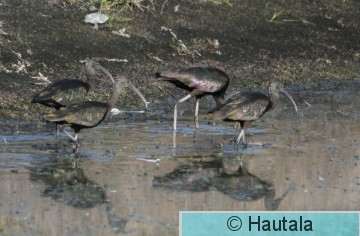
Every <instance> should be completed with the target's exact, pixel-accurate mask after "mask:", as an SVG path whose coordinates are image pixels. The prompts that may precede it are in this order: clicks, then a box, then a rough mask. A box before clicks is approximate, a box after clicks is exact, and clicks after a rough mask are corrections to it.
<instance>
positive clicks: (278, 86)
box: [269, 81, 298, 112]
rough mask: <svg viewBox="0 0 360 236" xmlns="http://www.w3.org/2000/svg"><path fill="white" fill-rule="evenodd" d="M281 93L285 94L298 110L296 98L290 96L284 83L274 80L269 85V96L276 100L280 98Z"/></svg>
mask: <svg viewBox="0 0 360 236" xmlns="http://www.w3.org/2000/svg"><path fill="white" fill-rule="evenodd" d="M279 93H282V94H284V95H285V96H286V97H287V98H288V99H289V100H290V101H291V102H292V104H293V105H294V107H295V111H296V112H297V111H298V109H297V106H296V103H295V101H294V99H293V98H292V97H291V96H290V94H289V93H288V92H287V91H286V90H285V88H284V85H283V84H282V83H280V82H277V81H272V82H271V83H270V85H269V96H270V97H272V98H273V99H274V100H277V99H279Z"/></svg>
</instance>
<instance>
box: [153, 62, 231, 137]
mask: <svg viewBox="0 0 360 236" xmlns="http://www.w3.org/2000/svg"><path fill="white" fill-rule="evenodd" d="M157 76H158V77H159V78H161V80H163V81H168V82H171V83H173V84H175V85H176V86H177V87H180V88H182V89H185V90H187V91H190V93H189V94H188V95H186V96H185V97H183V98H181V99H180V100H178V101H177V103H176V104H175V107H174V124H173V129H174V130H176V123H177V107H178V105H179V104H180V103H182V102H184V101H186V100H188V99H189V98H191V97H196V107H195V116H194V120H195V125H196V128H198V113H199V102H200V99H201V97H202V96H205V95H212V96H213V97H214V99H215V102H216V103H217V104H218V105H219V104H221V103H222V102H223V101H224V98H225V97H224V95H225V92H226V89H227V88H228V86H229V82H230V79H229V76H228V75H227V74H226V73H225V72H223V71H221V70H220V69H218V68H216V67H213V66H209V65H200V66H188V67H180V68H176V69H173V70H168V71H163V72H159V73H157Z"/></svg>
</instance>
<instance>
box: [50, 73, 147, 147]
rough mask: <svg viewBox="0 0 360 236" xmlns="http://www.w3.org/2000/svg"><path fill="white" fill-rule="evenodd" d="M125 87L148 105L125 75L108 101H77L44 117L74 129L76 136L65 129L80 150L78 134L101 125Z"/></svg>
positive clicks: (116, 82)
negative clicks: (82, 130)
mask: <svg viewBox="0 0 360 236" xmlns="http://www.w3.org/2000/svg"><path fill="white" fill-rule="evenodd" d="M123 87H129V88H130V89H132V90H133V91H134V92H135V93H136V94H137V95H139V96H140V98H141V99H142V100H143V101H144V103H145V106H147V102H146V100H145V98H144V96H143V95H142V94H141V93H140V92H139V91H138V90H137V89H136V88H135V87H134V86H133V85H132V83H131V82H130V81H129V80H127V79H126V78H125V77H124V76H117V77H116V79H115V83H114V85H113V89H112V93H111V96H110V99H109V101H108V102H106V103H103V102H98V101H84V102H80V103H75V104H71V105H69V106H67V107H64V108H62V109H60V110H56V111H54V112H52V113H49V114H47V115H45V116H44V118H45V120H47V121H50V122H54V123H56V124H61V125H63V124H66V125H69V126H70V127H71V128H72V129H73V130H74V132H75V136H72V135H71V134H70V133H69V132H67V131H66V130H64V133H65V134H66V135H67V136H69V137H70V139H71V140H73V141H74V142H75V149H74V152H78V150H79V147H80V142H79V141H78V134H79V132H80V130H81V129H85V128H92V127H95V126H97V125H99V124H100V123H101V122H102V121H103V120H104V119H105V117H106V115H107V114H108V113H109V112H110V111H111V109H112V108H113V107H114V105H115V103H116V100H117V98H118V97H119V95H120V93H121V90H122V88H123Z"/></svg>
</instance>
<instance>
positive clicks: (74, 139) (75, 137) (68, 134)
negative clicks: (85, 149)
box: [63, 130, 78, 143]
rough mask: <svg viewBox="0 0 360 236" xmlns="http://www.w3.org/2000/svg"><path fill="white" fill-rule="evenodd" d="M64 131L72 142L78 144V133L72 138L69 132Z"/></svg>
mask: <svg viewBox="0 0 360 236" xmlns="http://www.w3.org/2000/svg"><path fill="white" fill-rule="evenodd" d="M63 131H64V133H65V134H66V135H67V136H68V137H69V138H70V139H71V140H72V141H74V142H75V143H77V137H78V135H77V133H75V136H72V135H71V134H70V133H69V132H67V131H66V130H63Z"/></svg>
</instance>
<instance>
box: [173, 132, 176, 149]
mask: <svg viewBox="0 0 360 236" xmlns="http://www.w3.org/2000/svg"><path fill="white" fill-rule="evenodd" d="M173 148H176V131H175V130H174V132H173Z"/></svg>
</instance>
